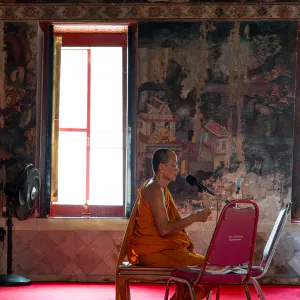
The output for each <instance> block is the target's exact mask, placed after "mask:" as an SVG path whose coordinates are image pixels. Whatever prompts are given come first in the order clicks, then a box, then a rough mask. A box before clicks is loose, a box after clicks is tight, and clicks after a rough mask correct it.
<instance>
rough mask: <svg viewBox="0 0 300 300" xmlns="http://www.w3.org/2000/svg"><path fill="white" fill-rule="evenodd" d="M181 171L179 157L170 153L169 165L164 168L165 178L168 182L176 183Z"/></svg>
mask: <svg viewBox="0 0 300 300" xmlns="http://www.w3.org/2000/svg"><path fill="white" fill-rule="evenodd" d="M178 171H179V168H178V160H177V156H176V154H175V153H174V152H171V151H170V152H169V153H168V163H167V164H165V167H164V177H165V178H166V179H167V180H168V181H175V180H176V175H177V173H178Z"/></svg>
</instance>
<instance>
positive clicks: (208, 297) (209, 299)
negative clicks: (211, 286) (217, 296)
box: [206, 291, 213, 300]
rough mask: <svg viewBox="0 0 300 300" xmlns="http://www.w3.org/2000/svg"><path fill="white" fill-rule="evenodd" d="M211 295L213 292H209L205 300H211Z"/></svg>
mask: <svg viewBox="0 0 300 300" xmlns="http://www.w3.org/2000/svg"><path fill="white" fill-rule="evenodd" d="M212 294H213V291H210V292H209V293H208V295H207V296H206V300H211V298H212Z"/></svg>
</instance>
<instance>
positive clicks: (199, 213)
mask: <svg viewBox="0 0 300 300" xmlns="http://www.w3.org/2000/svg"><path fill="white" fill-rule="evenodd" d="M195 215H196V219H197V222H206V221H207V219H208V217H209V216H210V215H211V209H210V208H205V209H199V210H196V211H195Z"/></svg>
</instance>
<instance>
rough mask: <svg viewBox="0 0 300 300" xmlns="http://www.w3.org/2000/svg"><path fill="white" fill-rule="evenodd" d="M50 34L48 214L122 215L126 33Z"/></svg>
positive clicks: (124, 159)
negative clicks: (50, 101) (50, 158)
mask: <svg viewBox="0 0 300 300" xmlns="http://www.w3.org/2000/svg"><path fill="white" fill-rule="evenodd" d="M123 27H124V26H123ZM55 35H56V36H57V38H55V43H54V48H55V51H56V54H55V55H54V83H55V84H56V86H54V87H53V96H54V98H55V97H56V98H57V99H56V101H54V104H53V107H54V106H55V107H54V108H53V111H54V112H55V110H56V116H55V113H54V117H53V125H52V135H53V138H52V149H53V151H52V174H51V178H52V182H51V198H52V201H51V213H50V216H82V215H89V216H101V217H104V216H124V213H125V209H124V202H125V201H124V195H125V177H126V176H125V169H126V121H127V115H126V92H127V91H126V88H127V83H126V82H127V78H126V67H127V33H126V32H122V33H92V34H91V33H88V34H86V33H64V34H59V33H56V34H55ZM59 43H60V45H59ZM55 51H54V53H55Z"/></svg>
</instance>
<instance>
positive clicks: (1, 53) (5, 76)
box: [0, 22, 37, 206]
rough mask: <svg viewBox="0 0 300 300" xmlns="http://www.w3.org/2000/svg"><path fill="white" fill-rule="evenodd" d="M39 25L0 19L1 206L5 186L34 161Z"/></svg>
mask: <svg viewBox="0 0 300 300" xmlns="http://www.w3.org/2000/svg"><path fill="white" fill-rule="evenodd" d="M36 42H37V26H36V24H35V25H31V24H29V23H3V22H1V23H0V206H1V204H3V203H5V202H4V199H5V198H4V194H3V189H4V186H5V183H6V182H12V181H14V180H15V179H16V176H17V175H18V174H19V172H20V168H22V167H23V166H24V164H26V163H29V162H30V163H34V162H35V146H36V139H35V131H36V82H37V78H36V70H37V68H36V55H37V45H36Z"/></svg>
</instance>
